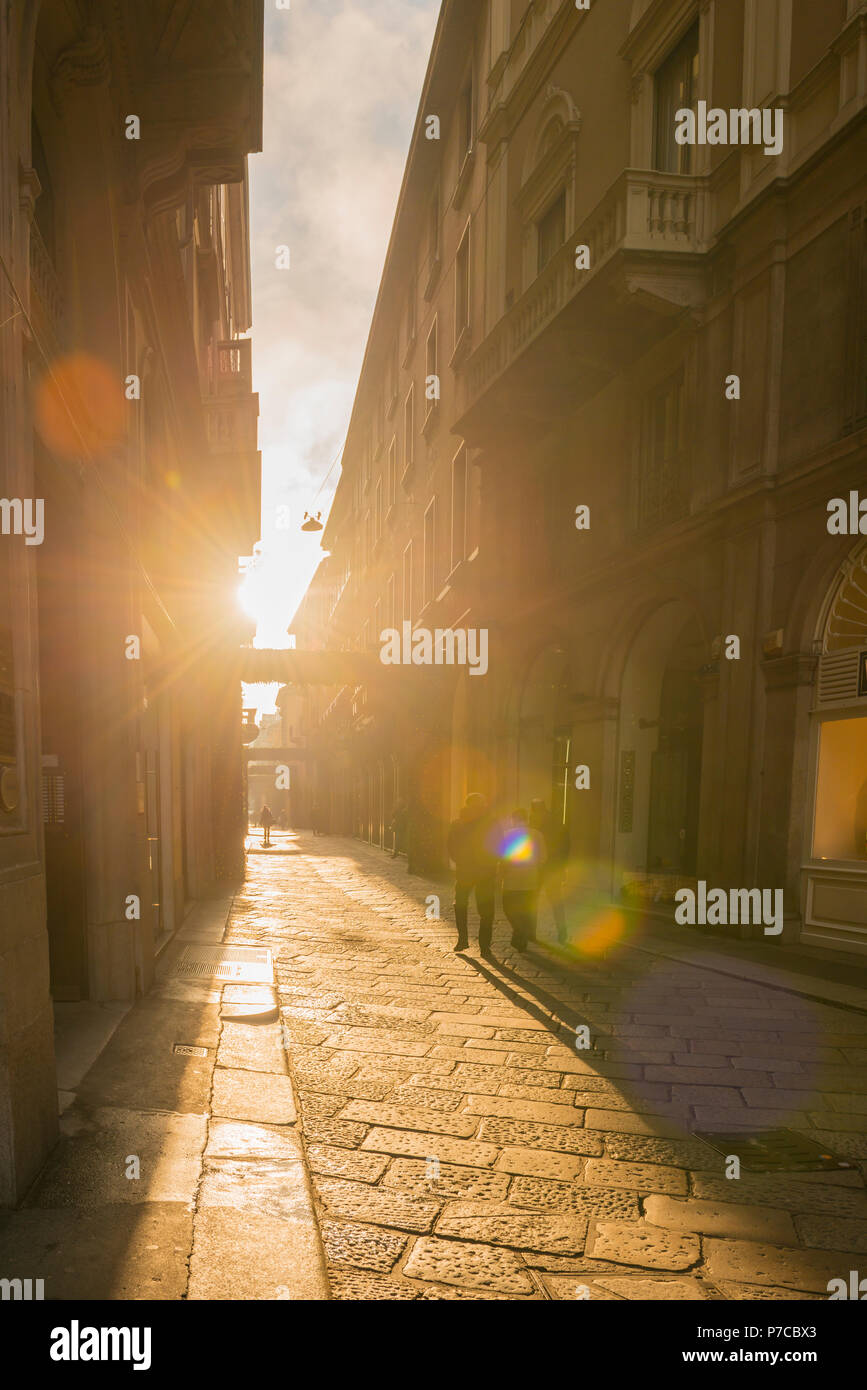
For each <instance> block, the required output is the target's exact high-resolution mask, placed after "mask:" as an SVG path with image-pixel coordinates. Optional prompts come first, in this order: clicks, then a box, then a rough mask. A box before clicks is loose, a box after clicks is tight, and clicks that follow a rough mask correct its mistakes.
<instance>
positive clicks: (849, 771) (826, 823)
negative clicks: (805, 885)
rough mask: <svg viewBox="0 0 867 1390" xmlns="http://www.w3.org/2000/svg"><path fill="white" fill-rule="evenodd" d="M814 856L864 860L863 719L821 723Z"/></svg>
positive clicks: (866, 727) (866, 783) (866, 767)
mask: <svg viewBox="0 0 867 1390" xmlns="http://www.w3.org/2000/svg"><path fill="white" fill-rule="evenodd" d="M813 858H814V859H856V860H862V861H863V860H867V717H862V718H856V719H827V720H825V722H824V723H823V724H822V725H821V728H820V731H819V767H818V776H817V780H816V817H815V821H814V825H813Z"/></svg>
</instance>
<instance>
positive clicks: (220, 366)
mask: <svg viewBox="0 0 867 1390" xmlns="http://www.w3.org/2000/svg"><path fill="white" fill-rule="evenodd" d="M252 348H253V343H252V340H251V339H250V338H231V339H228V340H224V341H223V342H219V343H215V344H214V346H213V350H212V358H211V391H212V394H213V395H215V396H243V395H246V394H247V393H248V392H250V391H252V390H253V358H252Z"/></svg>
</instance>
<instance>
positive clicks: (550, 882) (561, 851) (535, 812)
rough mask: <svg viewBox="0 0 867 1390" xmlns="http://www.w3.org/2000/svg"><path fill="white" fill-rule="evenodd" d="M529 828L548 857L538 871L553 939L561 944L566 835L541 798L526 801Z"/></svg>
mask: <svg viewBox="0 0 867 1390" xmlns="http://www.w3.org/2000/svg"><path fill="white" fill-rule="evenodd" d="M530 825H531V826H532V828H533V829H534V830H538V831H540V832H541V834H542V835H544V837H545V844H546V846H547V850H548V858H547V862H546V863H545V865H544V868H543V870H542V888H543V889H544V891H545V895H546V897H547V898H548V901H549V902H550V904H551V911H552V913H553V914H554V924H555V926H556V928H557V940H558V941H559V942H560V943H561V945H565V944H566V942H567V941H568V940H569V929H568V926H567V923H566V885H565V881H564V880H565V870H566V862H567V860H568V858H569V832H568V830H567V829H566V827H565V825H563V824H562V823H561V822H560V821H559V820H558V819H557V818H556V816H553V815H552V814H551V812H550V811H549V810H548V808H547V807H546V805H545V803H544V801H542V799H541V797H539V798H537V799H536V800H534V801H531V802H530Z"/></svg>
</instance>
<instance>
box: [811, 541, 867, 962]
mask: <svg viewBox="0 0 867 1390" xmlns="http://www.w3.org/2000/svg"><path fill="white" fill-rule="evenodd" d="M818 640H819V642H820V643H821V655H820V657H819V662H818V667H817V674H816V684H815V699H814V705H813V709H812V711H811V715H810V721H811V741H810V762H809V772H808V777H809V782H808V788H807V791H808V795H807V799H806V804H807V807H808V809H809V810H810V811H811V814H808V815H807V816H806V817H805V857H804V862H803V867H802V885H803V914H804V928H803V932H802V940H803V941H805V942H808V943H811V944H813V945H821V946H826V947H831V948H833V949H837V950H846V951H856V952H865V953H867V547H865V548H862V549H861V550H860V551H858V552H857V553H856V555H854V556H852V557H851V558H850V560H849V561H848V562H847V564H846V566H845V567H844V571H843V573H842V575H841V576H838V577H837V579H836V581H835V583H834V585H833V586H832V589H831V593H830V595H829V599H828V602H827V604H826V606H825V612H824V613H823V617H822V622H821V627H820V634H819V637H818Z"/></svg>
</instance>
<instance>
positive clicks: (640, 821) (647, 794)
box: [614, 601, 705, 899]
mask: <svg viewBox="0 0 867 1390" xmlns="http://www.w3.org/2000/svg"><path fill="white" fill-rule="evenodd" d="M704 660H705V657H704V642H703V638H702V634H701V630H700V628H699V625H698V622H697V620H696V617H695V614H694V613H693V612H692V610H691V609H690V608H689V606H688V605H687V604H686V603H683V602H681V601H673V602H671V603H666V604H664V605H663V606H662V607H661V608H658V609H657V610H656V612H655V613H654V614H653V615H652V617H651V618H649V619H648V621H647V622H646V623H645V624H644V626H643V627H642V629H641V631H640V632H639V634H638V636H637V637H636V638H635V640H634V642H633V643H632V647H631V649H630V652H629V656H628V658H627V661H626V666H625V669H624V672H623V678H622V682H621V695H620V719H619V731H618V795H617V807H616V816H617V821H616V826H615V856H614V857H615V863H616V866H617V868H618V870H619V871H620V873H621V875H622V880H621V884H620V885H619V886H623V885H624V884H625V885H627V886H629V887H631V888H636V887H640V886H641V885H642V883H644V882H648V884H649V886H650V887H652V889H653V896H654V897H658V898H661V899H666V898H670V897H672V896H673V893H674V890H675V888H676V887H677V885H678V882H679V880H681V879H684V878H692V877H693V876H694V875H695V872H696V855H697V847H698V813H699V795H700V789H701V745H702V724H703V707H702V699H701V687H700V684H699V671H700V669H701V666H702V664H703V662H704ZM615 886H618V885H615Z"/></svg>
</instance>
